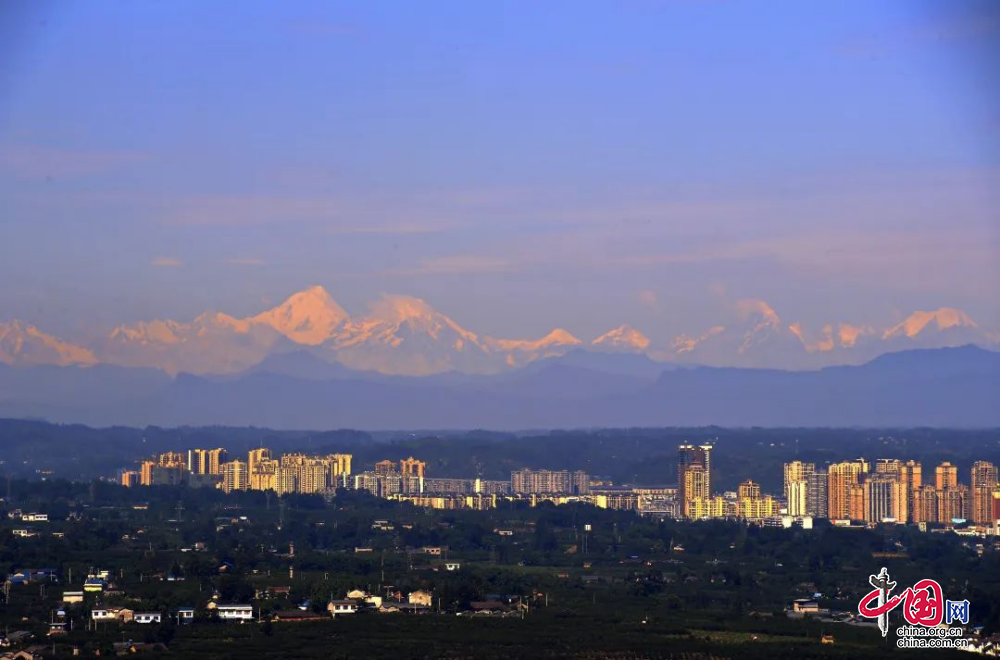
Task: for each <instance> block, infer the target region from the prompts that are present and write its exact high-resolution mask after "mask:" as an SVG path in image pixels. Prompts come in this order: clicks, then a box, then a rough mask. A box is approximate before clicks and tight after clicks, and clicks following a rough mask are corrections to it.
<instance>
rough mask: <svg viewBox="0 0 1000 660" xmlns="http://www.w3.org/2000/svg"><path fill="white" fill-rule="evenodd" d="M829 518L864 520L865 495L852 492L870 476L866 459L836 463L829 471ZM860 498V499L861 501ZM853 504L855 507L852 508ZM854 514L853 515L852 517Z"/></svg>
mask: <svg viewBox="0 0 1000 660" xmlns="http://www.w3.org/2000/svg"><path fill="white" fill-rule="evenodd" d="M827 473H828V475H829V477H828V484H829V486H828V488H827V494H828V500H829V517H830V519H831V520H844V519H849V520H855V519H856V520H863V519H864V494H863V492H864V491H863V489H861V494H860V495H859V494H858V493H854V492H852V489H853V488H854V487H855V486H859V485H860V483H861V479H862V477H863V476H864V475H866V474H868V462H867V461H865V460H864V459H858V460H855V461H845V462H843V463H834V464H833V465H831V466H830V467H829V469H828V470H827ZM859 498H860V499H859ZM852 504H853V506H852ZM852 514H853V515H852Z"/></svg>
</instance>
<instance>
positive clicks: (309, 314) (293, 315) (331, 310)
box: [248, 286, 350, 346]
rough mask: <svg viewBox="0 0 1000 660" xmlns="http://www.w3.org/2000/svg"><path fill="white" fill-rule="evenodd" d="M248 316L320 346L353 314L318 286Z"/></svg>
mask: <svg viewBox="0 0 1000 660" xmlns="http://www.w3.org/2000/svg"><path fill="white" fill-rule="evenodd" d="M248 320H249V321H251V322H253V323H258V324H262V325H267V326H270V327H272V328H274V329H275V330H277V331H278V332H280V333H281V334H283V335H284V336H286V337H288V338H289V339H291V340H292V341H294V342H296V343H298V344H305V345H306V346H318V345H319V344H322V343H323V342H325V341H327V340H328V339H330V338H331V337H333V336H334V334H335V333H336V331H337V330H338V329H339V328H341V327H342V326H343V325H344V324H345V323H347V322H348V321H349V320H350V316H349V315H348V314H347V312H346V311H345V310H344V308H343V307H341V306H340V305H338V304H337V302H336V301H335V300H334V299H333V298H332V297H331V296H330V294H329V293H327V291H326V289H324V288H323V287H322V286H314V287H311V288H308V289H306V290H304V291H299V292H298V293H296V294H293V295H291V296H289V298H288V299H287V300H285V302H283V303H281V304H280V305H278V306H277V307H275V308H274V309H269V310H268V311H266V312H263V313H261V314H258V315H257V316H254V317H253V318H251V319H248Z"/></svg>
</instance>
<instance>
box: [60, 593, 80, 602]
mask: <svg viewBox="0 0 1000 660" xmlns="http://www.w3.org/2000/svg"><path fill="white" fill-rule="evenodd" d="M62 602H64V603H66V604H73V603H82V602H83V592H82V591H64V592H63V595H62Z"/></svg>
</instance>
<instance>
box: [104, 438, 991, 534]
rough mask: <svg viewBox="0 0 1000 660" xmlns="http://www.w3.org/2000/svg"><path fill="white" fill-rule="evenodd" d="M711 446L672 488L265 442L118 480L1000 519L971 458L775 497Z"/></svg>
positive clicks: (650, 510) (981, 469) (409, 497)
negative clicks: (461, 469)
mask: <svg viewBox="0 0 1000 660" xmlns="http://www.w3.org/2000/svg"><path fill="white" fill-rule="evenodd" d="M713 450H714V448H713V445H711V444H702V445H693V444H682V445H680V446H679V447H678V448H677V486H676V488H633V487H616V486H614V485H611V484H604V483H602V482H600V481H599V480H592V479H591V477H590V475H588V474H587V473H586V472H582V471H570V470H534V469H528V468H525V469H521V470H515V471H513V472H511V475H510V481H499V480H487V479H482V478H478V477H477V478H471V479H462V478H442V477H431V476H429V475H428V474H427V463H425V462H424V461H421V460H418V459H416V458H413V457H412V456H411V457H409V458H406V459H403V460H400V461H390V460H384V461H379V462H378V463H375V465H374V467H373V469H371V470H369V471H365V472H360V473H352V470H351V468H352V458H353V457H352V455H351V454H328V455H323V456H315V455H306V454H302V453H287V454H282V455H281V456H280V457H275V456H274V455H273V454H272V452H271V450H270V449H267V448H263V447H261V448H258V449H253V450H251V451H250V452H249V453H248V454H247V456H246V460H243V459H242V458H234V459H230V457H229V456H228V454H227V452H226V450H225V449H221V448H218V449H192V450H189V451H188V452H187V453H186V454H184V453H181V452H166V453H164V454H160V455H158V456H156V457H153V458H151V459H149V460H146V461H143V462H142V464H141V466H140V469H139V470H136V471H126V472H124V473H122V475H121V483H122V484H123V485H125V486H135V485H174V484H187V485H193V486H198V485H203V486H214V487H217V488H221V489H222V490H224V491H226V492H227V493H228V492H233V491H243V490H261V491H273V492H275V493H277V494H279V495H283V494H287V493H313V494H320V495H324V496H332V495H333V492H334V491H335V490H336V489H337V488H353V489H357V490H365V491H368V492H370V493H372V494H373V495H375V496H377V497H384V498H387V499H393V500H398V501H406V502H411V503H413V504H415V505H417V506H424V507H430V508H435V509H490V508H494V507H496V506H497V505H498V503H500V502H502V501H509V500H524V501H528V502H529V503H530V504H531V505H532V506H534V505H536V504H538V503H539V502H543V501H548V502H554V503H556V504H565V503H569V502H586V503H589V504H593V505H594V506H597V507H601V508H609V509H625V510H635V511H637V512H639V513H642V514H653V515H660V516H662V517H674V518H689V519H696V520H697V519H704V518H739V519H744V520H750V521H762V522H765V523H769V524H778V523H781V524H785V525H786V526H787V525H788V524H790V523H789V521H793V522H794V523H797V524H811V520H812V519H813V518H828V519H830V520H834V521H864V522H868V523H882V522H896V523H917V524H926V523H944V524H949V523H953V522H958V521H962V522H964V521H970V522H972V523H975V524H982V525H992V524H994V523H995V522H996V521H997V520H998V519H1000V486H998V483H997V468H996V466H994V465H993V464H992V463H990V462H987V461H976V462H975V463H974V464H973V466H972V470H971V475H970V481H969V483H968V484H964V483H960V482H959V479H958V468H957V467H956V466H955V465H952V464H951V463H949V462H944V463H941V464H940V465H938V466H937V467H935V468H934V472H933V475H931V474H928V475H927V477H928V478H927V479H926V480H925V479H924V475H923V468H922V466H921V464H920V463H919V462H916V461H905V462H904V461H901V460H899V459H888V458H887V459H878V460H876V461H875V462H874V463H871V462H870V461H868V460H866V459H861V458H859V459H856V460H852V461H844V462H840V463H833V464H829V465H825V466H817V465H816V464H815V463H807V462H802V461H792V462H790V463H786V464H785V466H784V492H783V497H782V496H775V495H770V494H767V493H764V492H762V490H761V486H760V484H759V483H757V482H755V481H753V480H749V479H748V480H746V481H744V482H742V483H740V484H739V486H738V487H737V489H736V490H735V491H730V492H722V493H717V492H715V491H714V490H713V488H712V452H713Z"/></svg>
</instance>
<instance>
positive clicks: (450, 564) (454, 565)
mask: <svg viewBox="0 0 1000 660" xmlns="http://www.w3.org/2000/svg"><path fill="white" fill-rule="evenodd" d="M444 568H445V570H448V571H457V570H458V569H460V568H462V565H461V564H460V563H458V562H457V561H450V562H448V563H446V564H445V565H444Z"/></svg>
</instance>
